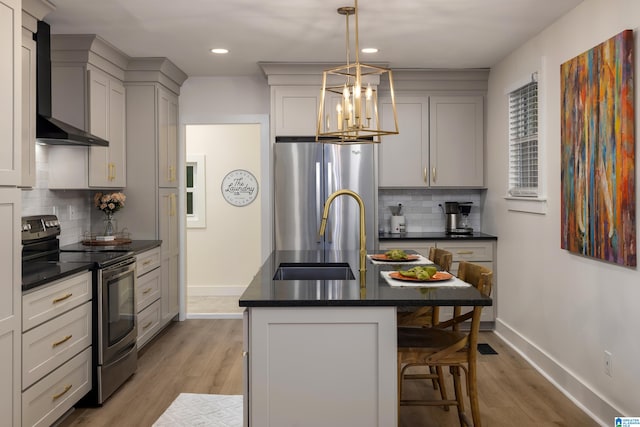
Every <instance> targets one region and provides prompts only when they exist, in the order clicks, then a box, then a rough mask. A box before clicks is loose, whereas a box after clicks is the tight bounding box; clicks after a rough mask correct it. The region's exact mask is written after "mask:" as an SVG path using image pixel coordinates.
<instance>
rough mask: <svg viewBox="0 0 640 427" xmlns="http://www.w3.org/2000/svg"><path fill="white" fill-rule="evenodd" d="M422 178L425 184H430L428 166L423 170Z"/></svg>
mask: <svg viewBox="0 0 640 427" xmlns="http://www.w3.org/2000/svg"><path fill="white" fill-rule="evenodd" d="M422 180H423V181H424V183H425V184H428V182H427V168H426V167H425V168H424V169H423V170H422Z"/></svg>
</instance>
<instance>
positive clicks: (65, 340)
mask: <svg viewBox="0 0 640 427" xmlns="http://www.w3.org/2000/svg"><path fill="white" fill-rule="evenodd" d="M71 337H73V335H67V336H66V337H64V338H62V339H61V340H60V341H56V342H54V343H53V344H52V345H51V347H57V346H59V345H60V344H64V343H66V342H67V341H69V340H70V339H71Z"/></svg>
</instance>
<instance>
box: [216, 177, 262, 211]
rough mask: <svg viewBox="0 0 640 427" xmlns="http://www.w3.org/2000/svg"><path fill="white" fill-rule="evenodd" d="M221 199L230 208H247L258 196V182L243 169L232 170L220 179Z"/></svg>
mask: <svg viewBox="0 0 640 427" xmlns="http://www.w3.org/2000/svg"><path fill="white" fill-rule="evenodd" d="M220 189H221V190H222V197H224V199H225V200H226V201H227V203H229V204H230V205H232V206H247V205H249V204H251V202H253V201H254V200H255V199H256V197H257V196H258V180H256V177H255V176H253V174H252V173H251V172H249V171H247V170H244V169H236V170H232V171H231V172H229V173H228V174H226V175H225V177H224V178H223V179H222V185H221V187H220Z"/></svg>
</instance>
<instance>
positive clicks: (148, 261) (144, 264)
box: [142, 259, 151, 267]
mask: <svg viewBox="0 0 640 427" xmlns="http://www.w3.org/2000/svg"><path fill="white" fill-rule="evenodd" d="M149 264H151V260H150V259H148V260H146V261H145V262H143V263H142V266H143V267H146V266H147V265H149Z"/></svg>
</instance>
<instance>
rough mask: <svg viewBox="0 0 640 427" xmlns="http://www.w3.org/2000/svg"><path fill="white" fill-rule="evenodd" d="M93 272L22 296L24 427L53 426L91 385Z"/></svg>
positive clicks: (78, 275) (57, 282) (59, 281)
mask: <svg viewBox="0 0 640 427" xmlns="http://www.w3.org/2000/svg"><path fill="white" fill-rule="evenodd" d="M91 286H92V285H91V273H90V272H88V271H86V272H83V273H80V274H76V275H74V276H71V277H69V278H65V279H61V280H58V281H56V282H54V283H52V284H50V285H47V286H43V287H41V288H37V289H35V290H33V291H30V292H26V293H25V294H24V295H23V297H22V425H23V426H43V427H48V426H50V425H52V424H53V423H54V422H55V421H56V420H57V419H58V418H60V417H61V416H62V415H64V414H65V412H67V411H68V410H69V409H71V407H72V406H73V405H74V404H76V403H77V402H78V401H79V400H80V399H81V398H82V397H83V396H84V395H85V394H87V393H88V392H89V391H90V390H91V387H92V376H91V372H92V369H91V364H92V361H91V348H92V346H91V344H92V343H91V340H92V306H91V304H92V303H91Z"/></svg>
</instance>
